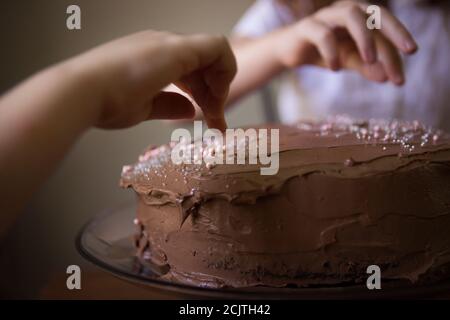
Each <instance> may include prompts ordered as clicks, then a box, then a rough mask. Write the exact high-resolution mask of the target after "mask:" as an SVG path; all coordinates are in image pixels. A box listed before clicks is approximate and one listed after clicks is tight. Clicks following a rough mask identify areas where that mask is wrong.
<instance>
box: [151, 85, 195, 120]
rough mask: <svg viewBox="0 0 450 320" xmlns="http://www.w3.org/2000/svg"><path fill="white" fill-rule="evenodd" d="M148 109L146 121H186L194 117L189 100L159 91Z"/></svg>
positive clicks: (179, 95)
mask: <svg viewBox="0 0 450 320" xmlns="http://www.w3.org/2000/svg"><path fill="white" fill-rule="evenodd" d="M149 108H150V114H149V116H148V118H147V120H153V119H186V118H193V117H194V115H195V109H194V106H193V105H192V103H191V102H190V101H189V99H187V98H186V97H184V96H183V95H181V94H178V93H175V92H165V91H161V92H160V93H159V94H158V95H156V96H155V97H154V98H153V100H152V103H151V105H150V106H149Z"/></svg>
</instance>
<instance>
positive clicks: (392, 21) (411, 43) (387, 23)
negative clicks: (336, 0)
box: [359, 3, 418, 54]
mask: <svg viewBox="0 0 450 320" xmlns="http://www.w3.org/2000/svg"><path fill="white" fill-rule="evenodd" d="M359 6H360V7H361V8H362V10H364V12H366V10H367V7H368V6H369V4H367V3H360V4H359ZM380 9H381V30H380V31H381V33H382V34H383V35H385V36H386V37H387V38H388V39H389V40H390V41H391V42H392V43H393V44H394V45H395V46H396V47H397V48H398V49H399V50H400V51H402V52H403V53H406V54H412V53H414V52H415V51H416V50H417V48H418V47H417V43H416V41H415V40H414V38H413V36H412V35H411V33H409V31H408V29H406V27H405V26H404V25H403V24H402V23H401V22H400V20H398V19H397V18H396V17H395V16H394V15H393V14H392V13H391V12H389V10H388V9H386V8H384V7H382V6H380Z"/></svg>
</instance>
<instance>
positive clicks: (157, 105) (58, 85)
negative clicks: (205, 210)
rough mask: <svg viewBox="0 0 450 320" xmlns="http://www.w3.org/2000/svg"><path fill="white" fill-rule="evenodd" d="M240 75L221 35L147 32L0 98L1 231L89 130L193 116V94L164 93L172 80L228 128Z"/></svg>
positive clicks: (52, 71) (220, 125) (61, 66)
mask: <svg viewBox="0 0 450 320" xmlns="http://www.w3.org/2000/svg"><path fill="white" fill-rule="evenodd" d="M235 73H236V62H235V59H234V55H233V53H232V51H231V49H230V47H229V45H228V42H227V41H226V40H225V38H223V37H212V36H206V35H193V36H180V35H175V34H170V33H163V32H153V31H145V32H141V33H137V34H134V35H132V36H128V37H125V38H122V39H119V40H116V41H113V42H110V43H108V44H106V45H103V46H100V47H97V48H95V49H93V50H90V51H88V52H86V53H84V54H82V55H80V56H77V57H75V58H72V59H70V60H68V61H65V62H62V63H59V64H57V65H55V66H53V67H50V68H47V69H46V70H44V71H42V72H39V73H38V74H36V75H34V76H33V77H30V78H29V79H27V80H26V81H24V82H23V83H22V84H20V85H18V86H16V87H15V88H14V89H12V90H11V91H10V92H8V93H7V94H5V95H3V96H2V97H1V99H0V173H1V174H2V175H1V179H2V181H8V183H4V184H3V187H2V186H0V194H2V200H3V201H2V200H0V213H1V214H0V236H1V234H2V231H3V230H5V229H6V228H7V227H8V225H10V224H11V222H12V221H13V218H14V214H15V213H16V212H19V211H20V209H21V208H22V207H23V206H24V205H25V204H26V201H27V199H28V198H29V197H30V196H31V195H32V193H33V191H34V190H35V189H36V188H37V186H39V184H40V183H42V182H43V180H44V179H45V178H46V177H47V176H48V175H50V173H51V172H52V170H54V168H55V166H56V165H57V163H58V162H59V161H61V159H62V158H63V157H64V155H65V153H66V152H67V151H68V149H69V147H70V146H71V145H72V144H73V143H74V142H75V141H76V139H77V138H78V137H79V136H80V135H81V134H82V133H83V132H84V131H85V130H86V129H87V128H89V127H92V126H97V127H100V128H123V127H128V126H131V125H134V124H137V123H139V122H141V121H144V120H147V119H176V118H184V117H192V116H193V115H194V109H193V106H192V103H191V102H190V101H189V99H187V98H185V97H184V96H182V95H180V94H178V93H168V92H161V89H163V88H164V87H166V86H167V85H168V84H170V83H175V84H176V85H178V86H179V87H180V88H182V89H183V90H184V91H185V92H187V93H188V94H190V95H191V96H192V97H193V99H194V100H195V101H196V102H197V103H198V104H199V105H200V107H201V108H202V110H203V113H204V116H205V119H206V121H207V123H208V125H209V126H210V127H214V128H218V129H220V130H224V129H225V128H226V123H225V120H224V110H223V107H224V103H225V100H226V98H227V94H228V88H229V84H230V82H231V80H232V79H233V77H234V75H235Z"/></svg>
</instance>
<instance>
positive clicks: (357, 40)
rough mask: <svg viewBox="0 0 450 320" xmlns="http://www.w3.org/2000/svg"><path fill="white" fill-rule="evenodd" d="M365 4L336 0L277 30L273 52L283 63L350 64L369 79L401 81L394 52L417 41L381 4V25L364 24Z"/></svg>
mask: <svg viewBox="0 0 450 320" xmlns="http://www.w3.org/2000/svg"><path fill="white" fill-rule="evenodd" d="M367 6H368V4H366V3H361V2H357V1H338V2H336V3H335V4H333V5H331V6H328V7H325V8H323V9H321V10H319V11H317V12H316V13H315V14H313V15H311V16H309V17H307V18H304V19H302V20H301V21H299V22H298V23H296V24H294V25H291V26H289V27H287V28H285V29H283V30H280V31H279V34H278V35H279V36H280V37H279V38H280V41H279V44H280V45H279V46H277V48H278V50H277V52H278V54H277V55H278V57H279V59H280V61H281V63H282V64H283V65H284V66H285V67H296V66H299V65H301V64H315V65H321V66H325V67H328V68H330V69H332V70H338V69H340V68H348V69H354V70H357V71H358V72H360V73H361V74H362V75H363V76H365V77H366V78H368V79H369V80H373V81H380V82H383V81H386V80H390V81H392V82H393V83H395V84H398V85H400V84H402V83H403V82H404V75H403V70H402V63H401V59H400V56H399V51H400V52H403V53H405V54H411V53H414V52H415V51H416V50H417V45H416V43H415V41H414V39H413V38H412V36H411V35H410V33H409V32H408V31H407V30H406V28H405V27H404V26H403V25H402V24H401V22H400V21H399V20H397V18H395V17H394V16H393V15H392V14H391V13H390V12H389V11H388V10H387V9H385V8H381V20H382V28H381V30H369V29H368V28H367V26H366V20H367V15H366V9H367Z"/></svg>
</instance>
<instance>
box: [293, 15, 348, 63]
mask: <svg viewBox="0 0 450 320" xmlns="http://www.w3.org/2000/svg"><path fill="white" fill-rule="evenodd" d="M299 27H300V28H302V36H303V37H305V38H306V40H307V41H309V42H310V43H311V44H313V45H314V46H315V47H316V49H317V51H318V52H319V54H320V56H321V57H322V59H323V60H324V62H325V66H326V67H328V68H330V69H331V70H338V69H339V68H340V64H339V54H338V49H337V48H338V45H337V39H336V35H335V33H334V32H333V29H332V28H331V27H329V26H328V25H326V24H325V23H323V22H321V21H319V20H317V19H309V20H308V21H307V22H306V23H303V24H301V25H299Z"/></svg>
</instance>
